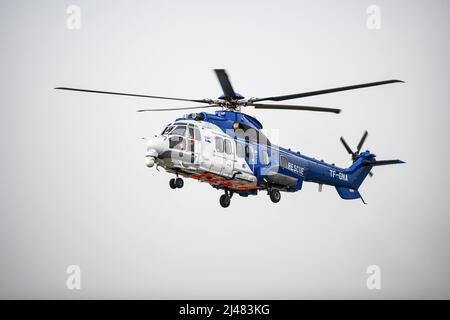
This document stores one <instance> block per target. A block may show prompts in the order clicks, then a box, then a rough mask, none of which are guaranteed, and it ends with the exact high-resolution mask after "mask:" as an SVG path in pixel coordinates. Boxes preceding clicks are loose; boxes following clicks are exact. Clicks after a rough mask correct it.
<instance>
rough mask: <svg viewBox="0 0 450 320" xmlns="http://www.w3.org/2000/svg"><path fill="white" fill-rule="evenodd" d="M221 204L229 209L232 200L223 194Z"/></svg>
mask: <svg viewBox="0 0 450 320" xmlns="http://www.w3.org/2000/svg"><path fill="white" fill-rule="evenodd" d="M219 202H220V205H221V206H222V207H223V208H228V207H229V206H230V203H231V198H230V197H229V196H228V195H226V194H223V195H221V196H220V199H219Z"/></svg>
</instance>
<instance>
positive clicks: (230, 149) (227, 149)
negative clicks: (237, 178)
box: [225, 139, 233, 154]
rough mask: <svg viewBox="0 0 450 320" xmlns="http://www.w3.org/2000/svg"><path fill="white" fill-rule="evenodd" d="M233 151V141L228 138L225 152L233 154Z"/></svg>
mask: <svg viewBox="0 0 450 320" xmlns="http://www.w3.org/2000/svg"><path fill="white" fill-rule="evenodd" d="M232 152H233V147H232V145H231V141H230V140H228V139H225V153H226V154H231V153H232Z"/></svg>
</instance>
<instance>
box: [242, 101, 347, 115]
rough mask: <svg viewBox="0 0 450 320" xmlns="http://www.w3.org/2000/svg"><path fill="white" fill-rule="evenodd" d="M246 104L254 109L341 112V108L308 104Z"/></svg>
mask: <svg viewBox="0 0 450 320" xmlns="http://www.w3.org/2000/svg"><path fill="white" fill-rule="evenodd" d="M248 105H249V106H253V107H255V109H278V110H302V111H318V112H332V113H339V112H341V109H334V108H322V107H310V106H294V105H285V104H263V103H250V104H248Z"/></svg>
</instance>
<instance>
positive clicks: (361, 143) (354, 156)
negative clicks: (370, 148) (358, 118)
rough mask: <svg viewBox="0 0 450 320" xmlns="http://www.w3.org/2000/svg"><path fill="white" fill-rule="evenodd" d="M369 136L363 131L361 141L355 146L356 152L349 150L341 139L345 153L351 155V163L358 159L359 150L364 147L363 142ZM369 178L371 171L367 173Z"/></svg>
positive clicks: (371, 174) (342, 138)
mask: <svg viewBox="0 0 450 320" xmlns="http://www.w3.org/2000/svg"><path fill="white" fill-rule="evenodd" d="M368 135H369V133H368V132H367V130H366V131H364V133H363V135H362V137H361V139H360V140H359V142H358V145H357V146H356V151H353V150H352V148H350V146H349V145H348V143H347V141H345V139H344V137H341V139H340V140H341V142H342V144H343V145H344V148H345V150H347V152H348V153H349V154H350V155H351V158H352V161H353V162H355V161H356V160H358V158H359V154H360V152H361V148H362V147H363V145H364V142H365V141H366V139H367V136H368ZM369 176H370V177H372V176H373V173H372V171H370V172H369Z"/></svg>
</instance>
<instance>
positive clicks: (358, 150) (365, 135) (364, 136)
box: [356, 130, 369, 153]
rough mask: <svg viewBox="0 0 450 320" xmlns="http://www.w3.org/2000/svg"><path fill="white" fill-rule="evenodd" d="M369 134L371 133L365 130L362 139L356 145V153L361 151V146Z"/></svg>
mask: <svg viewBox="0 0 450 320" xmlns="http://www.w3.org/2000/svg"><path fill="white" fill-rule="evenodd" d="M368 134H369V133H368V132H367V130H366V131H364V134H363V136H362V137H361V140H359V143H358V146H357V147H356V153H359V152H360V151H361V148H362V146H363V144H364V141H366V139H367V135H368Z"/></svg>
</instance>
